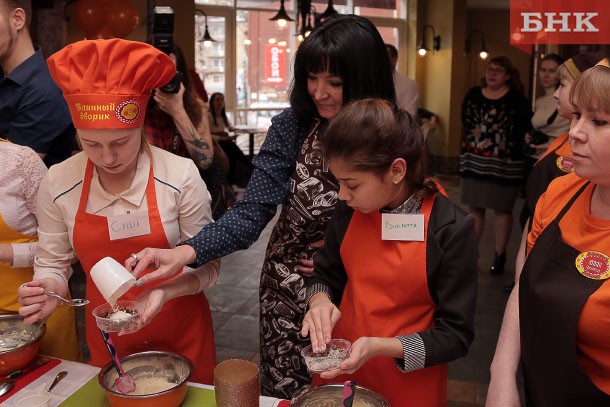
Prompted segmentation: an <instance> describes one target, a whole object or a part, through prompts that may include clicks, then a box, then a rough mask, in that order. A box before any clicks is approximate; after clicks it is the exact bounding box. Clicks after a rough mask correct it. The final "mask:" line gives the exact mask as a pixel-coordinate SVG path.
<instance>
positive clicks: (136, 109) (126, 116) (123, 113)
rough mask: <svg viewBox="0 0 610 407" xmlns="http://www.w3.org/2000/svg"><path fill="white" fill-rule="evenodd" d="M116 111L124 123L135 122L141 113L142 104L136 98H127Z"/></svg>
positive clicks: (117, 116)
mask: <svg viewBox="0 0 610 407" xmlns="http://www.w3.org/2000/svg"><path fill="white" fill-rule="evenodd" d="M114 113H115V114H116V118H117V119H119V120H120V121H122V122H123V123H127V124H133V123H135V122H136V121H137V120H138V116H139V115H140V104H139V103H138V102H137V101H135V100H126V101H124V102H122V103H121V104H119V105H118V106H117V108H116V110H115V111H114Z"/></svg>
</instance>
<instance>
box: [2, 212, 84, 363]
mask: <svg viewBox="0 0 610 407" xmlns="http://www.w3.org/2000/svg"><path fill="white" fill-rule="evenodd" d="M36 241H38V238H37V237H36V236H30V235H26V234H23V233H20V232H18V231H16V230H14V229H12V228H11V227H10V226H9V225H7V224H6V223H5V222H4V220H3V219H2V215H1V214H0V244H10V243H31V242H36ZM0 275H1V276H2V278H1V279H0V281H1V284H0V314H9V313H16V312H17V311H18V310H19V307H20V305H19V303H18V302H17V289H18V288H19V286H20V285H21V284H23V283H27V282H28V281H32V277H33V275H34V269H33V268H32V267H19V268H13V267H11V265H10V264H8V263H1V262H0ZM46 325H47V333H46V334H45V336H44V337H43V338H42V342H41V343H40V353H42V354H45V355H48V356H54V357H57V358H62V359H67V360H73V361H80V360H82V355H81V352H80V347H79V345H78V337H77V336H76V320H75V319H74V310H73V309H72V308H70V307H68V306H65V305H64V306H62V305H60V306H59V307H58V308H57V309H56V310H55V312H53V314H52V315H51V317H50V318H49V319H48V320H47V322H46Z"/></svg>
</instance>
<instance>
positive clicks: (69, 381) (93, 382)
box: [2, 360, 288, 407]
mask: <svg viewBox="0 0 610 407" xmlns="http://www.w3.org/2000/svg"><path fill="white" fill-rule="evenodd" d="M62 370H66V371H67V372H68V374H67V375H66V377H65V378H64V379H63V380H62V381H61V382H59V384H58V385H57V386H56V387H55V388H54V389H53V391H52V392H51V393H50V394H51V407H56V406H61V407H83V406H88V407H98V406H99V407H104V406H109V404H108V401H107V399H106V395H105V393H104V391H103V390H102V388H101V387H100V385H99V384H98V382H97V374H98V373H99V371H100V368H98V367H95V366H91V365H87V364H84V363H76V362H69V361H66V360H61V361H60V363H59V364H58V365H57V366H54V367H53V368H52V369H51V370H49V371H47V372H46V373H44V374H42V375H40V376H39V377H37V378H36V379H35V380H34V381H32V382H30V383H29V384H27V385H26V386H25V387H24V388H23V389H21V390H19V391H18V392H16V393H15V394H13V395H12V396H11V397H10V398H9V399H7V400H6V401H5V402H4V403H2V404H3V405H6V406H13V400H14V398H15V396H16V395H17V394H19V393H20V392H22V391H26V390H36V389H43V388H44V389H48V388H49V385H50V384H51V382H52V381H53V378H55V375H57V373H58V372H60V371H62ZM35 373H36V370H35V371H33V372H32V373H30V374H31V375H32V376H35ZM23 380H26V378H25V377H24V378H23ZM287 403H288V402H287V401H286V400H280V399H276V398H272V397H265V396H261V398H260V404H259V405H260V407H282V406H285V405H288V404H287ZM214 406H216V400H215V398H214V387H212V386H208V385H204V384H199V383H191V382H189V383H188V393H187V396H186V399H185V401H184V402H183V403H182V407H214Z"/></svg>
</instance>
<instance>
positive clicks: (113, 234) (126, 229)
mask: <svg viewBox="0 0 610 407" xmlns="http://www.w3.org/2000/svg"><path fill="white" fill-rule="evenodd" d="M107 219H108V232H109V234H110V240H119V239H127V238H128V237H135V236H144V235H150V222H149V220H148V211H143V212H132V213H126V214H124V215H116V216H108V218H107Z"/></svg>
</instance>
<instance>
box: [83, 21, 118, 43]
mask: <svg viewBox="0 0 610 407" xmlns="http://www.w3.org/2000/svg"><path fill="white" fill-rule="evenodd" d="M109 38H115V35H114V30H113V29H112V28H110V26H109V25H108V24H106V25H104V26H102V28H100V29H99V31H97V32H95V33H93V34H88V35H87V39H88V40H101V39H109Z"/></svg>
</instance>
